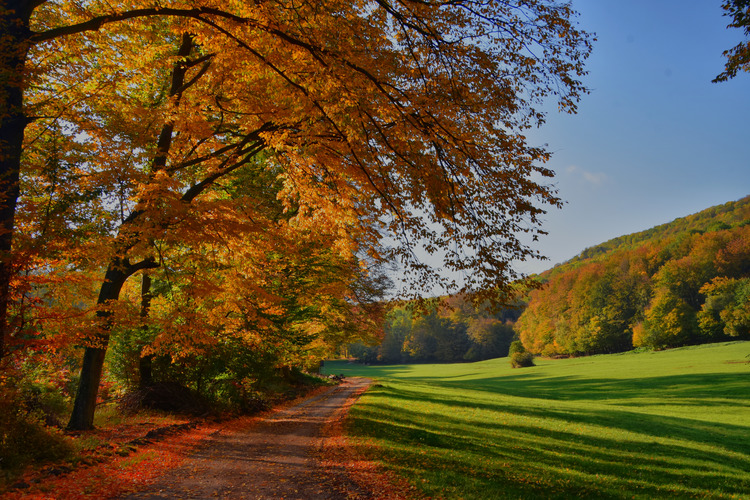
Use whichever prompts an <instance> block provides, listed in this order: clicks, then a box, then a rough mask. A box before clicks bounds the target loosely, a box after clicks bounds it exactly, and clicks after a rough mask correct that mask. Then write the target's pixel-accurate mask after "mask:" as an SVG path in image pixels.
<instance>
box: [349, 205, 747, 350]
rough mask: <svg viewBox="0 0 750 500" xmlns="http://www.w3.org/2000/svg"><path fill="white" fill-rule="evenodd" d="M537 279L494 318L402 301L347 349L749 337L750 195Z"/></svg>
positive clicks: (611, 244) (621, 345)
mask: <svg viewBox="0 0 750 500" xmlns="http://www.w3.org/2000/svg"><path fill="white" fill-rule="evenodd" d="M538 279H539V280H541V281H542V282H544V286H543V287H542V288H541V289H538V290H534V291H532V292H531V293H530V294H529V296H528V297H526V303H519V307H518V308H517V309H508V310H505V311H502V312H501V313H499V314H495V315H493V314H489V313H488V312H486V311H485V310H484V309H481V308H480V309H476V308H474V307H473V306H471V305H470V303H468V302H467V301H465V300H464V299H463V298H462V297H452V298H443V299H440V300H436V302H435V305H434V306H433V307H432V308H431V309H430V310H429V311H428V313H427V314H426V315H416V314H413V313H412V312H411V311H412V305H410V304H406V305H401V306H398V307H394V308H393V309H392V310H391V311H390V313H389V314H388V315H387V317H386V320H385V324H384V338H383V340H382V342H381V344H380V345H377V346H365V345H361V344H358V345H353V346H350V350H349V354H350V355H351V356H354V357H356V358H358V359H359V360H360V361H362V362H368V363H415V362H417V363H419V362H424V363H439V362H459V361H478V360H483V359H490V358H496V357H503V356H507V355H508V349H509V346H510V343H511V341H513V340H514V339H518V338H520V340H522V342H523V344H524V346H525V347H526V349H528V350H529V351H530V352H532V353H534V354H536V355H543V356H560V355H563V356H576V355H587V354H598V353H614V352H622V351H627V350H630V349H632V348H633V347H647V348H654V349H663V348H667V347H678V346H682V345H689V344H700V343H707V342H717V341H722V340H727V339H750V197H746V198H744V199H742V200H739V201H736V202H730V203H726V204H724V205H720V206H717V207H712V208H709V209H707V210H704V211H702V212H700V213H697V214H693V215H690V216H688V217H684V218H680V219H677V220H675V221H673V222H670V223H668V224H663V225H661V226H657V227H655V228H652V229H649V230H647V231H643V232H640V233H635V234H631V235H626V236H621V237H619V238H615V239H613V240H610V241H608V242H606V243H603V244H601V245H597V246H595V247H592V248H589V249H586V250H584V251H583V252H582V253H581V255H579V256H578V257H576V258H574V259H572V260H570V261H568V262H566V263H565V264H562V265H559V266H556V267H555V268H553V269H551V270H549V271H547V272H545V273H542V274H541V275H540V276H539V277H538ZM519 316H520V317H519Z"/></svg>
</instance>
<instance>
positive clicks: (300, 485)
mask: <svg viewBox="0 0 750 500" xmlns="http://www.w3.org/2000/svg"><path fill="white" fill-rule="evenodd" d="M369 383H370V380H368V379H359V378H351V379H346V380H345V381H344V382H343V383H342V384H341V385H339V386H336V387H333V388H331V389H329V390H328V391H326V392H323V393H321V394H318V395H317V396H314V397H311V398H310V399H307V400H304V401H303V402H302V403H300V404H298V405H296V406H293V407H290V408H287V409H285V410H282V411H280V412H278V413H274V414H273V415H271V416H269V417H267V418H266V419H264V420H262V421H261V422H259V423H258V424H256V425H253V426H251V427H250V428H248V429H244V430H239V431H232V432H227V431H221V432H218V433H216V434H214V435H213V436H211V438H209V439H207V440H206V441H205V442H204V443H203V444H201V445H200V446H199V447H198V449H197V450H196V451H195V452H194V453H193V454H192V455H191V457H190V458H189V459H188V460H187V461H186V462H185V463H184V464H183V465H182V466H180V467H178V468H176V469H173V470H171V471H170V472H169V474H168V475H165V476H164V477H163V478H161V479H160V480H159V481H157V483H156V484H154V485H153V486H151V487H150V488H149V489H148V490H144V491H140V492H137V493H134V494H132V495H129V496H127V497H124V498H125V499H126V500H151V499H164V498H180V499H198V498H200V499H205V498H225V499H235V498H236V499H282V498H283V499H330V500H339V499H346V498H348V497H347V495H346V494H345V493H343V492H342V491H346V489H347V488H346V487H342V485H341V484H337V483H341V482H342V481H345V478H342V477H341V475H340V474H336V473H332V472H331V471H327V470H325V469H324V468H323V467H322V466H321V465H320V463H319V462H318V461H317V460H316V459H315V457H314V454H315V453H316V452H317V451H318V450H319V449H320V446H321V442H322V439H323V438H322V436H321V432H322V430H323V428H324V426H325V424H326V423H327V422H329V421H330V420H331V419H332V417H333V416H334V415H335V414H336V412H337V410H338V409H339V408H341V407H342V405H343V404H344V403H345V402H346V401H347V399H348V398H349V397H351V396H352V395H353V394H355V393H357V391H359V390H361V389H363V388H364V387H367V385H369ZM360 493H362V492H360ZM357 496H358V497H359V498H362V497H363V496H361V495H357ZM364 496H365V497H366V496H369V495H364Z"/></svg>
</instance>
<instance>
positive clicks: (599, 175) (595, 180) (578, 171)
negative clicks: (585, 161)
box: [565, 165, 608, 186]
mask: <svg viewBox="0 0 750 500" xmlns="http://www.w3.org/2000/svg"><path fill="white" fill-rule="evenodd" d="M565 172H567V173H568V174H569V175H575V176H577V177H581V178H583V179H584V180H585V181H586V182H588V183H590V184H593V185H595V186H601V185H602V184H604V182H605V181H606V180H607V179H608V177H607V174H605V173H603V172H589V171H588V170H585V169H583V168H581V167H579V166H578V165H570V166H569V167H568V168H566V169H565Z"/></svg>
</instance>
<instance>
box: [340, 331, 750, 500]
mask: <svg viewBox="0 0 750 500" xmlns="http://www.w3.org/2000/svg"><path fill="white" fill-rule="evenodd" d="M535 363H536V366H534V367H530V368H524V369H522V370H512V369H511V367H510V363H508V360H507V359H504V358H501V359H496V360H490V361H483V362H478V363H471V364H467V363H464V364H443V365H428V364H424V365H399V366H363V365H359V364H353V363H347V362H345V361H336V362H327V363H326V370H327V371H328V372H329V373H342V374H344V375H346V376H367V377H374V378H376V379H377V381H376V384H375V385H374V386H373V388H372V389H371V390H369V391H368V392H367V393H366V394H365V395H364V396H363V397H362V398H361V399H360V401H359V403H358V404H357V405H355V406H354V407H353V408H352V410H351V412H350V416H349V420H348V424H347V425H348V432H349V434H350V439H351V441H352V442H353V443H354V444H355V445H356V446H357V447H358V450H359V452H360V453H362V454H363V455H365V456H367V457H369V458H371V459H375V460H378V461H380V462H382V463H383V464H384V465H385V467H387V468H389V469H392V470H393V471H394V472H396V473H397V474H399V475H401V476H403V477H405V478H406V479H407V480H408V481H410V482H411V483H412V484H413V485H414V486H415V487H416V488H418V489H419V490H420V491H421V492H422V493H424V494H425V495H427V496H429V497H433V498H464V499H471V498H476V499H484V498H559V499H563V498H574V497H585V498H644V499H645V498H649V499H653V498H750V494H748V492H750V473H748V471H750V407H748V405H747V402H748V401H750V384H747V377H748V375H750V342H730V343H722V344H714V345H704V346H695V347H684V348H679V349H672V350H665V351H658V352H655V351H640V352H635V351H634V352H628V353H623V354H614V355H598V356H590V357H581V358H569V359H539V358H537V359H536V360H535Z"/></svg>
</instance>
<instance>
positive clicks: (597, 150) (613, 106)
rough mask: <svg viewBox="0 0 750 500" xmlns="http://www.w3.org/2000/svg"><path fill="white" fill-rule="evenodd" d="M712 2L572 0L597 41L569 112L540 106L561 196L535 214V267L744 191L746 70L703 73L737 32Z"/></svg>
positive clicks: (749, 134)
mask: <svg viewBox="0 0 750 500" xmlns="http://www.w3.org/2000/svg"><path fill="white" fill-rule="evenodd" d="M720 4H721V1H720V0H625V1H623V0H572V5H573V7H574V8H575V9H576V10H577V11H578V12H579V13H580V17H579V19H578V21H579V24H580V26H581V27H582V28H583V29H585V30H586V31H590V32H595V33H596V36H597V39H598V41H597V42H596V43H595V44H594V51H593V54H592V56H591V57H590V58H589V60H588V63H587V69H588V71H589V74H588V76H587V77H586V78H585V80H584V82H585V83H586V85H587V86H588V87H589V88H590V89H591V94H589V95H587V96H584V98H583V100H582V101H581V103H580V105H579V110H578V114H576V115H564V114H563V115H561V114H559V113H557V112H556V110H555V111H553V112H550V113H549V115H548V120H547V123H546V124H545V125H544V126H543V127H542V128H541V129H539V130H536V131H534V133H533V134H532V135H531V137H532V140H534V141H535V142H537V143H546V144H547V145H548V148H549V150H550V151H552V152H553V158H552V160H551V161H550V163H549V164H548V165H549V166H550V167H551V168H552V169H553V170H554V171H555V172H556V174H557V175H556V178H555V180H554V183H555V185H556V186H557V188H558V189H559V194H560V196H561V197H562V198H563V199H564V200H566V201H567V203H566V205H565V207H564V208H563V209H562V210H552V211H550V212H549V213H548V215H547V216H546V221H545V226H544V227H545V229H546V230H547V231H548V232H549V233H550V234H549V235H548V236H547V237H545V238H544V239H543V240H541V242H540V243H538V244H537V246H536V247H535V248H537V249H539V250H540V251H541V252H542V253H543V254H545V255H547V256H548V257H549V259H550V260H549V261H545V262H530V263H521V264H519V265H518V266H517V267H518V269H520V270H522V271H524V272H541V271H543V270H544V269H547V268H549V267H552V266H553V265H554V264H556V263H561V262H564V261H566V260H568V259H570V258H572V257H574V256H575V255H577V254H578V253H580V252H581V251H582V250H583V249H585V248H587V247H590V246H593V245H596V244H598V243H602V242H604V241H606V240H608V239H611V238H614V237H616V236H620V235H623V234H629V233H633V232H637V231H641V230H644V229H648V228H650V227H653V226H655V225H658V224H663V223H665V222H669V221H671V220H674V219H675V218H678V217H683V216H686V215H689V214H692V213H695V212H699V211H701V210H703V209H705V208H708V207H710V206H713V205H718V204H722V203H726V202H728V201H733V200H737V199H740V198H742V197H743V196H745V195H748V194H750V74H749V73H741V74H739V75H738V76H737V77H735V78H734V79H733V80H730V81H729V82H725V83H711V80H712V79H713V78H714V77H715V76H716V75H717V74H718V73H720V72H721V71H722V70H723V65H724V57H723V56H722V51H723V50H725V49H728V48H730V47H733V46H734V45H736V44H737V43H738V42H739V41H740V40H742V33H741V31H740V30H737V29H727V27H726V26H727V24H728V22H729V18H727V17H725V16H723V15H722V14H723V11H722V10H721V5H720Z"/></svg>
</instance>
